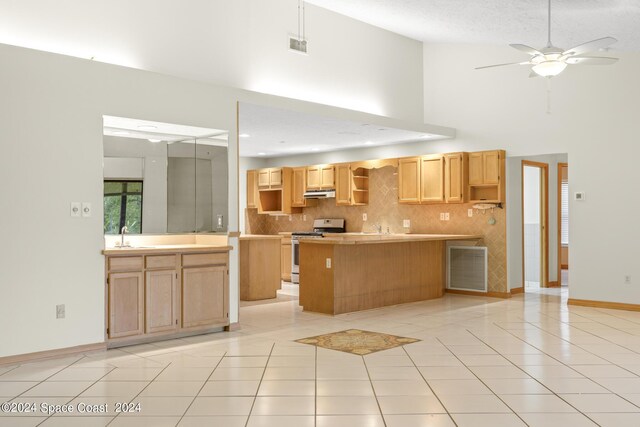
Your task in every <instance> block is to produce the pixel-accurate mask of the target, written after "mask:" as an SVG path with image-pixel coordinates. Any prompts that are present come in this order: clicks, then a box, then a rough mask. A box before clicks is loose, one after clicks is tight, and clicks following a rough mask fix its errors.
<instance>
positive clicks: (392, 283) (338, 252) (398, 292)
mask: <svg viewBox="0 0 640 427" xmlns="http://www.w3.org/2000/svg"><path fill="white" fill-rule="evenodd" d="M481 238H482V236H479V235H447V234H386V235H385V234H362V233H345V235H344V236H332V237H326V238H324V239H308V240H304V241H301V242H300V305H301V306H303V308H304V310H306V311H313V312H319V313H326V314H342V313H350V312H353V311H359V310H367V309H371V308H377V307H384V306H388V305H395V304H403V303H408V302H414V301H422V300H428V299H434V298H440V297H442V296H443V294H444V288H445V283H446V280H445V265H446V256H445V249H446V244H447V241H452V240H459V241H460V240H467V241H469V240H478V239H481Z"/></svg>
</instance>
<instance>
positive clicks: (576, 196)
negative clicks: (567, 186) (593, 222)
mask: <svg viewBox="0 0 640 427" xmlns="http://www.w3.org/2000/svg"><path fill="white" fill-rule="evenodd" d="M573 199H574V200H577V201H579V202H581V201H583V200H586V199H587V195H586V194H585V192H584V191H576V192H575V193H573Z"/></svg>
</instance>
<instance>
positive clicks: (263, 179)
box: [257, 169, 271, 188]
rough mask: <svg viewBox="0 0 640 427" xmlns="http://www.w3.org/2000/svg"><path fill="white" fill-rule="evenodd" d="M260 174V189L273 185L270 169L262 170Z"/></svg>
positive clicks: (259, 171)
mask: <svg viewBox="0 0 640 427" xmlns="http://www.w3.org/2000/svg"><path fill="white" fill-rule="evenodd" d="M257 173H258V188H269V187H270V185H271V179H270V178H271V174H270V173H269V169H260V170H258V171H257Z"/></svg>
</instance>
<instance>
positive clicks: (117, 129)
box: [102, 116, 229, 146]
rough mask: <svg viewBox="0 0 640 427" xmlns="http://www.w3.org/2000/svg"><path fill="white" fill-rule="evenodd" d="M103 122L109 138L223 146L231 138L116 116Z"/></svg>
mask: <svg viewBox="0 0 640 427" xmlns="http://www.w3.org/2000/svg"><path fill="white" fill-rule="evenodd" d="M102 120H103V134H104V135H108V136H120V137H126V138H135V139H159V140H161V141H165V142H175V141H182V140H187V139H191V140H194V141H195V139H198V144H204V145H223V146H226V145H227V140H228V138H229V133H228V132H227V131H225V130H220V129H210V128H203V127H197V126H188V125H180V124H174V123H163V122H154V121H151V120H141V119H133V118H127V117H115V116H102Z"/></svg>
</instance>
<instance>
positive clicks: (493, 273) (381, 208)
mask: <svg viewBox="0 0 640 427" xmlns="http://www.w3.org/2000/svg"><path fill="white" fill-rule="evenodd" d="M471 207H472V204H468V203H465V204H437V205H406V204H399V203H398V180H397V169H396V168H394V167H390V166H388V167H384V168H381V169H373V170H371V171H370V172H369V205H368V206H336V204H335V199H321V200H318V205H317V206H314V207H308V208H304V209H303V213H302V214H293V215H291V216H279V217H278V216H270V215H259V214H258V211H257V209H246V211H245V216H246V218H245V224H246V228H247V230H246V232H247V233H250V234H277V233H279V232H282V231H310V230H311V229H312V228H313V220H314V219H316V218H344V219H345V220H346V226H347V231H350V232H361V231H365V232H372V231H375V227H374V226H375V225H376V224H378V225H381V226H382V230H383V231H387V229H388V230H389V231H390V232H391V233H430V234H478V235H482V236H484V239H483V241H482V242H480V245H485V246H487V247H488V252H489V285H488V288H489V291H490V292H506V291H507V265H506V263H507V255H506V253H507V252H506V231H507V228H506V214H505V210H504V209H495V210H494V211H493V212H491V211H486V213H484V214H483V213H482V211H476V210H474V211H473V216H472V217H469V216H468V214H467V212H468V210H469V209H471ZM364 213H366V214H367V221H363V220H362V215H363V214H364ZM440 213H449V221H441V220H440ZM303 215H304V216H306V221H305V220H304V219H303ZM492 217H493V218H495V220H496V221H495V224H494V225H491V224H489V219H490V218H492ZM405 219H408V220H410V221H411V227H410V228H408V229H407V228H403V227H402V225H403V220H405Z"/></svg>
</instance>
